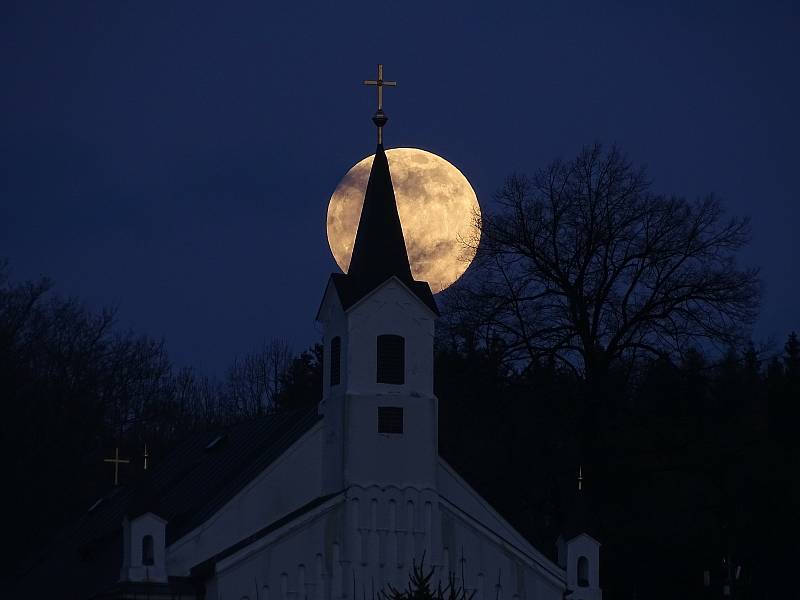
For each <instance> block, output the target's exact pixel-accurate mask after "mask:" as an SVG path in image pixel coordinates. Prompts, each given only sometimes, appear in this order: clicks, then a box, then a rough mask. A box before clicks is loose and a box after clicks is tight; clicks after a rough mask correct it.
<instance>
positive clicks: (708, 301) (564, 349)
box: [447, 144, 759, 391]
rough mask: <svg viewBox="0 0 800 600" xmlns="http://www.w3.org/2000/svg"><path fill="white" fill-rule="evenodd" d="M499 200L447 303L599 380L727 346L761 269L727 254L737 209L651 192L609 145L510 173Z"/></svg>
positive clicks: (734, 237)
mask: <svg viewBox="0 0 800 600" xmlns="http://www.w3.org/2000/svg"><path fill="white" fill-rule="evenodd" d="M496 201H497V203H498V205H499V207H500V208H499V210H498V211H496V212H494V213H489V214H485V215H484V216H483V217H482V218H478V220H477V225H478V228H479V231H480V238H479V239H480V243H479V244H478V243H477V241H478V238H477V237H476V239H474V240H472V242H471V243H472V244H473V245H478V248H477V251H478V252H477V257H476V261H475V263H474V268H473V269H472V272H471V274H470V276H469V277H467V278H465V279H464V280H463V281H462V282H461V283H460V285H457V286H455V288H454V289H453V292H452V293H450V294H449V297H448V300H447V305H448V306H447V308H448V312H449V313H450V315H451V321H454V322H456V323H458V322H462V321H465V320H466V321H469V323H470V325H469V327H468V329H469V330H470V331H472V332H473V333H472V335H473V336H474V335H477V336H478V337H481V335H482V337H483V338H484V339H491V338H493V337H496V336H499V337H501V338H502V339H503V340H504V342H505V348H506V349H507V352H508V355H509V357H510V358H511V359H512V360H515V361H521V362H522V363H524V364H533V363H535V362H536V361H537V359H539V358H540V357H542V356H552V357H554V358H555V359H556V360H558V361H559V362H561V363H562V364H564V365H567V366H568V367H569V368H570V369H572V370H573V371H574V372H575V373H576V374H579V375H580V376H581V377H583V378H584V379H585V380H586V381H588V382H590V383H592V384H593V386H594V388H595V390H596V391H600V390H602V388H603V386H604V385H605V384H606V382H607V379H608V377H609V374H610V373H611V371H612V368H613V367H614V365H615V364H616V365H619V364H630V362H631V361H633V360H635V359H636V358H637V357H641V356H647V355H649V356H658V357H664V358H673V357H674V356H676V355H680V354H681V353H682V352H684V351H685V350H686V349H687V348H688V347H690V346H693V345H697V344H699V343H703V342H705V341H710V342H713V343H721V344H723V345H724V346H728V345H732V344H734V343H736V342H737V341H739V339H740V333H741V330H742V326H746V325H749V324H750V323H752V321H753V320H754V318H755V314H756V308H757V305H758V300H759V280H758V273H757V271H756V270H755V269H740V268H738V267H737V266H736V264H735V260H734V259H735V255H736V252H737V251H738V250H739V249H740V248H742V247H743V246H744V245H745V244H746V243H747V241H748V239H749V226H748V221H747V219H736V218H732V219H728V220H725V219H724V216H723V211H722V208H721V206H720V203H719V201H718V200H716V199H715V198H714V197H712V196H709V197H706V198H704V199H702V200H699V201H696V202H689V201H687V200H684V199H682V198H676V197H665V196H660V195H656V194H654V193H653V192H651V183H650V181H649V179H648V178H647V175H646V173H645V171H644V169H637V168H635V167H634V166H633V165H632V164H631V162H629V161H628V160H627V159H626V158H625V157H624V156H623V154H622V153H621V152H620V151H619V150H618V149H616V148H612V149H611V150H610V151H604V150H603V148H602V147H601V146H600V145H597V144H596V145H594V146H590V147H587V148H584V149H583V150H582V151H581V152H580V153H579V154H578V156H577V157H576V158H575V159H573V160H571V161H568V162H563V161H555V162H553V163H552V164H550V165H549V166H548V167H546V168H544V169H542V170H540V171H539V172H537V173H536V174H535V175H534V176H533V177H532V178H528V177H525V176H519V175H514V176H512V177H510V178H509V179H508V180H507V181H506V183H505V185H504V186H503V187H502V188H501V189H500V190H499V192H498V193H497V194H496ZM476 331H483V334H481V333H475V332H476Z"/></svg>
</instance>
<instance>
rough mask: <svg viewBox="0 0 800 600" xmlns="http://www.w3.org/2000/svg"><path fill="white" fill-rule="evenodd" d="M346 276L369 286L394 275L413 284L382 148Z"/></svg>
mask: <svg viewBox="0 0 800 600" xmlns="http://www.w3.org/2000/svg"><path fill="white" fill-rule="evenodd" d="M347 273H348V275H350V276H351V277H354V278H356V279H358V280H360V281H362V282H363V283H364V284H367V285H370V286H376V285H379V284H380V283H382V282H383V281H385V280H386V279H388V278H389V277H391V276H392V275H394V276H396V277H397V278H398V279H400V280H401V281H403V282H405V283H407V284H408V283H409V282H411V281H413V277H412V276H411V267H410V265H409V262H408V254H407V252H406V242H405V239H404V238H403V228H402V225H401V224H400V215H399V214H398V213H397V202H396V200H395V196H394V188H393V186H392V177H391V175H390V173H389V162H388V160H387V159H386V153H385V152H384V150H383V146H381V145H379V146H378V148H377V150H376V152H375V159H374V160H373V161H372V169H371V171H370V173H369V182H368V183H367V192H366V194H365V196H364V205H363V207H362V208H361V218H360V220H359V222H358V231H357V233H356V241H355V244H354V245H353V256H352V258H351V259H350V268H349V269H348V270H347Z"/></svg>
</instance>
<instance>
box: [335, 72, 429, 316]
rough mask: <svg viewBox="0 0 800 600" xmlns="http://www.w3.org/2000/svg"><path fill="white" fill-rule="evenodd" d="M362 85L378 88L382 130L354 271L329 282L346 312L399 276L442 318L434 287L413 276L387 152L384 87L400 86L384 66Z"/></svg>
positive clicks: (377, 123) (378, 118)
mask: <svg viewBox="0 0 800 600" xmlns="http://www.w3.org/2000/svg"><path fill="white" fill-rule="evenodd" d="M364 84H365V85H374V86H376V87H377V89H378V110H377V112H376V113H375V115H374V116H373V118H372V121H373V123H375V126H376V127H377V128H378V147H377V149H376V150H375V158H374V160H373V161H372V168H371V170H370V173H369V181H368V182H367V191H366V193H365V195H364V204H363V205H362V208H361V217H360V219H359V222H358V230H357V231H356V240H355V243H354V245H353V254H352V256H351V258H350V267H349V268H348V270H347V275H333V276H332V278H331V279H332V281H333V283H334V285H335V286H336V290H337V292H338V294H339V298H340V300H341V302H342V305H343V307H344V308H345V309H347V308H349V307H350V306H352V305H353V304H355V303H356V302H358V301H359V300H360V299H361V298H363V297H364V296H366V295H367V294H369V293H370V292H371V291H372V290H374V289H376V288H377V287H378V286H380V285H381V284H382V283H384V282H385V281H386V280H388V279H390V278H391V277H396V278H397V279H399V280H400V281H401V282H402V283H403V284H404V285H405V286H406V287H407V288H408V289H409V290H410V291H411V292H412V293H413V294H414V295H415V296H417V297H418V298H419V299H420V300H421V301H422V302H423V303H424V304H425V305H426V306H427V307H428V308H429V309H431V310H432V311H433V312H434V313H435V314H436V315H438V314H439V311H438V309H437V308H436V301H435V300H434V299H433V293H432V292H431V288H430V286H429V285H428V284H427V283H426V282H424V281H415V280H414V277H413V275H412V274H411V266H410V263H409V260H408V252H407V250H406V242H405V238H404V237H403V227H402V225H401V223H400V215H399V214H398V212H397V201H396V199H395V195H394V187H393V185H392V176H391V173H390V172H389V161H388V160H387V158H386V152H385V151H384V149H383V127H384V125H386V123H387V121H388V120H389V119H388V117H387V116H386V113H384V112H383V87H384V86H387V85H388V86H396V85H397V82H396V81H386V80H384V79H383V65H378V78H377V79H372V80H365V81H364Z"/></svg>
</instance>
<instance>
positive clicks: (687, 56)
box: [0, 0, 800, 373]
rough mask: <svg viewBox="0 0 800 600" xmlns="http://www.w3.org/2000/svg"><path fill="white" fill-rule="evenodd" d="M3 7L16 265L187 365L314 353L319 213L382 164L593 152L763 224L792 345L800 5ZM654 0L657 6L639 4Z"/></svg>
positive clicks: (759, 241) (490, 167)
mask: <svg viewBox="0 0 800 600" xmlns="http://www.w3.org/2000/svg"><path fill="white" fill-rule="evenodd" d="M81 4H82V3H78V2H53V3H37V2H28V1H26V2H16V3H15V2H5V3H3V4H2V7H0V82H1V83H2V92H1V93H0V160H2V170H0V257H6V258H8V259H9V261H10V263H11V267H12V275H13V277H14V278H15V279H17V280H19V279H23V278H32V277H37V276H39V275H47V276H50V277H52V278H53V279H54V280H55V282H56V283H57V286H58V289H59V290H60V291H61V292H62V293H65V294H68V295H74V296H76V297H79V298H81V299H83V300H85V301H86V302H87V303H88V304H89V305H90V306H94V307H99V306H103V305H117V306H118V308H119V321H120V325H121V326H122V327H132V328H134V329H135V330H137V331H142V332H145V333H148V334H150V335H153V336H155V337H159V338H160V337H163V338H164V339H165V340H166V342H167V345H168V348H169V349H170V352H171V354H172V356H173V358H174V359H175V361H176V363H177V364H179V365H184V364H193V365H195V366H198V367H199V368H201V369H203V370H205V371H207V372H211V373H218V372H221V371H222V370H223V369H224V368H225V366H226V365H227V364H228V363H229V362H230V360H231V359H232V357H233V356H234V355H235V354H237V353H242V352H245V351H247V350H249V349H251V348H253V347H255V346H257V345H258V344H259V343H260V342H261V341H262V340H264V339H269V338H271V337H273V336H283V337H287V338H289V340H290V341H291V342H292V343H293V344H294V346H295V347H296V348H297V349H301V348H302V347H305V346H307V345H309V344H310V343H312V342H313V341H315V340H316V339H317V337H318V335H319V334H318V330H317V328H316V326H315V324H314V322H313V319H314V313H315V310H316V308H317V306H318V302H319V300H320V297H321V294H322V292H323V288H324V285H325V282H326V277H327V275H328V274H329V273H330V272H331V271H332V270H335V269H336V266H335V263H334V262H333V259H332V257H331V255H330V252H329V250H328V246H327V241H326V237H325V210H326V206H327V201H328V198H329V197H330V194H331V192H332V191H333V188H334V187H335V185H336V183H337V182H338V180H339V178H340V177H341V176H342V175H343V174H344V173H345V172H346V171H347V169H348V168H349V167H350V166H352V165H353V164H354V163H355V162H356V161H358V160H359V159H361V158H363V157H364V156H366V155H367V154H370V153H371V152H372V151H373V149H374V127H373V125H372V124H371V122H370V116H371V114H372V112H373V111H374V103H375V97H374V89H365V88H363V86H361V84H360V81H361V80H362V79H364V78H372V77H373V76H374V71H375V64H376V63H377V62H383V63H384V64H385V65H386V73H385V74H386V77H387V78H390V79H397V80H398V81H399V82H400V86H399V87H398V88H396V89H393V90H389V91H387V94H386V110H387V113H388V114H389V117H390V123H389V125H388V127H387V129H386V143H387V146H389V147H391V146H415V147H419V148H424V149H427V150H430V151H432V152H435V153H437V154H439V155H441V156H443V157H445V158H446V159H447V160H449V161H450V162H452V163H454V164H455V165H456V166H458V167H459V168H460V169H461V170H462V171H463V172H464V174H465V175H466V176H467V178H468V179H469V180H470V181H471V182H472V184H473V186H474V187H475V189H476V191H477V193H478V198H479V200H480V201H481V203H482V204H483V205H484V206H487V205H488V204H489V203H490V198H491V194H492V192H493V191H494V190H495V189H496V188H497V187H498V186H499V185H500V184H501V183H502V181H503V179H504V178H505V177H506V176H507V175H508V174H510V173H511V172H512V171H523V172H531V171H533V170H534V169H535V168H537V167H540V166H543V165H544V164H546V163H547V162H549V161H550V160H551V159H553V158H556V157H564V158H569V157H571V156H573V155H574V154H575V153H576V152H577V151H578V150H579V149H580V147H581V145H583V144H586V143H591V142H593V141H595V140H598V141H603V142H607V143H613V142H616V143H618V144H619V145H620V146H621V147H622V148H623V149H624V150H625V151H626V152H627V153H628V154H629V156H630V157H631V158H632V159H633V160H634V161H636V162H639V163H644V164H646V165H648V167H649V170H650V173H651V175H652V177H653V179H654V181H655V187H656V189H657V190H658V191H662V192H668V193H675V194H679V195H684V196H687V197H696V196H698V195H702V194H705V193H707V192H714V193H716V194H718V195H719V196H720V197H722V198H723V199H724V200H725V203H726V206H727V207H728V209H729V211H730V212H731V213H734V214H739V215H742V214H746V215H750V216H751V217H752V220H753V231H754V240H753V243H752V245H751V247H750V248H749V250H748V251H747V252H746V253H745V254H744V255H743V259H744V261H745V262H746V263H747V264H752V265H760V266H761V267H762V269H763V277H764V281H765V283H766V294H765V298H764V303H763V309H762V317H761V319H760V321H759V323H758V326H757V328H756V332H755V333H756V336H757V338H759V339H763V338H767V337H769V336H774V337H775V338H777V340H778V341H781V342H782V340H783V338H784V337H785V335H786V333H788V331H789V330H791V329H800V311H798V308H797V306H798V299H800V284H798V268H797V263H796V262H795V257H796V256H797V254H798V243H797V241H796V238H795V235H796V232H797V231H798V227H799V226H800V211H799V210H798V203H799V202H800V198H798V191H797V190H798V186H797V174H798V169H799V168H800V150H798V141H799V140H800V125H799V123H800V120H799V118H798V107H800V77H798V73H800V66H798V57H800V16H798V10H800V9H798V7H797V5H796V4H794V5H793V3H792V2H775V3H770V2H752V3H746V4H745V3H736V2H708V3H705V2H696V1H695V2H686V3H675V2H664V3H654V2H646V3H642V2H633V1H632V2H624V3H622V2H570V1H564V0H558V1H555V0H554V1H551V2H533V1H531V2H525V3H520V4H517V5H512V4H506V3H495V2H481V3H474V6H470V5H468V3H463V2H455V3H451V4H445V3H440V2H422V3H410V2H371V3H364V4H356V3H353V2H336V3H334V2H331V3H329V4H318V5H317V4H314V5H312V4H307V3H303V2H288V1H285V2H252V3H251V2H247V3H245V2H227V3H221V2H198V1H194V2H158V3H155V2H151V3H145V2H96V3H83V4H82V5H81ZM645 5H646V6H645Z"/></svg>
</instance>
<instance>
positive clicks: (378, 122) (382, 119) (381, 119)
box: [364, 64, 397, 146]
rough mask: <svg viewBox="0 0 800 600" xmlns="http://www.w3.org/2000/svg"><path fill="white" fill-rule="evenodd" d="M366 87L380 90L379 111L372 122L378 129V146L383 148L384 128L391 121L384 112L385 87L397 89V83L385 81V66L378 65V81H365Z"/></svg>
mask: <svg viewBox="0 0 800 600" xmlns="http://www.w3.org/2000/svg"><path fill="white" fill-rule="evenodd" d="M364 85H374V86H375V87H377V88H378V110H377V111H375V114H374V115H373V116H372V122H373V123H375V127H377V128H378V145H379V146H381V145H383V126H384V125H386V122H387V121H388V120H389V117H387V116H386V113H385V112H383V86H385V85H388V86H390V87H395V86H396V85H397V82H396V81H387V80H385V79H384V78H383V65H382V64H378V77H377V79H365V80H364Z"/></svg>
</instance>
